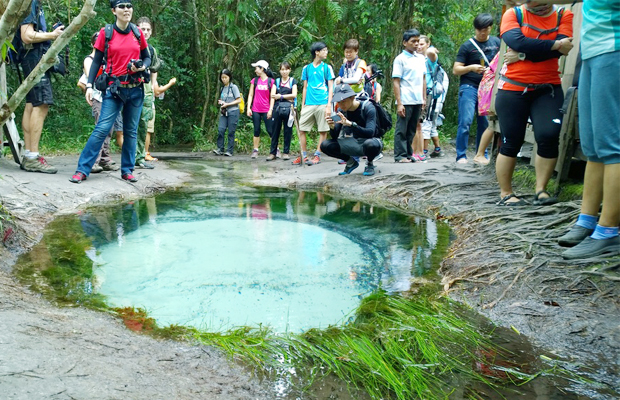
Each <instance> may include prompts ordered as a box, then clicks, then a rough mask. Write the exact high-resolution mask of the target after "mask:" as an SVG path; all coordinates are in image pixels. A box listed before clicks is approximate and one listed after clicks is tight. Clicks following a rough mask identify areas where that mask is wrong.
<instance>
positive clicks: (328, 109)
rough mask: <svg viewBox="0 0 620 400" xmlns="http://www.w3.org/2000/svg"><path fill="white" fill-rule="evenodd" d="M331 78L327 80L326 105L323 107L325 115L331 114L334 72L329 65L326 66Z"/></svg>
mask: <svg viewBox="0 0 620 400" xmlns="http://www.w3.org/2000/svg"><path fill="white" fill-rule="evenodd" d="M327 68H328V70H329V72H330V75H331V79H328V80H327V107H325V116H326V117H327V116H328V115H331V114H332V97H333V96H334V73H333V72H332V69H331V67H327Z"/></svg>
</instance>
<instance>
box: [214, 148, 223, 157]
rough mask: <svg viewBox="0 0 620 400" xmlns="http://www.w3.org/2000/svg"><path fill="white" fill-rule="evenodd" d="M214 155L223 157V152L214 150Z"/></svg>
mask: <svg viewBox="0 0 620 400" xmlns="http://www.w3.org/2000/svg"><path fill="white" fill-rule="evenodd" d="M213 154H215V155H216V156H221V155H222V154H223V152H222V151H221V150H219V149H215V150H213Z"/></svg>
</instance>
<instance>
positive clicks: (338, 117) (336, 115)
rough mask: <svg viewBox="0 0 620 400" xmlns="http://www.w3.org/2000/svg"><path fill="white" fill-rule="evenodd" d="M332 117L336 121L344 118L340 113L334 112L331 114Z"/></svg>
mask: <svg viewBox="0 0 620 400" xmlns="http://www.w3.org/2000/svg"><path fill="white" fill-rule="evenodd" d="M331 119H332V121H334V122H340V121H341V120H342V118H340V115H338V114H332V115H331Z"/></svg>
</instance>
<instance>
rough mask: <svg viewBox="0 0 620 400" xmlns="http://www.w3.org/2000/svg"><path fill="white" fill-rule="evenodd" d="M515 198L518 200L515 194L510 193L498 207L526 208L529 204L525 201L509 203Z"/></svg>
mask: <svg viewBox="0 0 620 400" xmlns="http://www.w3.org/2000/svg"><path fill="white" fill-rule="evenodd" d="M513 197H514V198H517V195H516V194H514V193H510V194H509V195H508V196H505V197H504V198H502V199H501V200H500V201H498V202H497V203H496V205H498V206H506V207H520V206H526V205H527V204H528V203H527V201H525V200H523V199H519V201H511V202H508V200H510V199H512V198H513Z"/></svg>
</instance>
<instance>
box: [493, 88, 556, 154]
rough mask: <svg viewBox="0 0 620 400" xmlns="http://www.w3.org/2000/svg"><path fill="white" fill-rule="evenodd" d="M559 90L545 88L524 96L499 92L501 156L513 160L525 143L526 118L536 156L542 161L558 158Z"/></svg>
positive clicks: (518, 93)
mask: <svg viewBox="0 0 620 400" xmlns="http://www.w3.org/2000/svg"><path fill="white" fill-rule="evenodd" d="M563 102H564V92H562V86H560V85H553V86H545V87H542V88H540V89H536V90H533V91H529V92H526V93H523V92H522V91H512V90H498V91H497V97H496V99H495V112H496V113H497V118H498V119H499V126H500V129H501V131H502V147H501V148H500V150H499V152H500V154H502V155H504V156H506V157H512V158H514V157H516V156H517V154H519V151H520V150H521V146H522V145H523V141H524V140H525V128H526V126H527V119H528V117H529V118H531V120H532V125H533V128H534V138H535V139H536V144H537V145H538V151H537V154H538V155H539V156H540V157H543V158H557V157H558V153H559V151H558V146H559V143H560V129H561V128H562V113H561V112H560V108H562V103H563Z"/></svg>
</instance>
